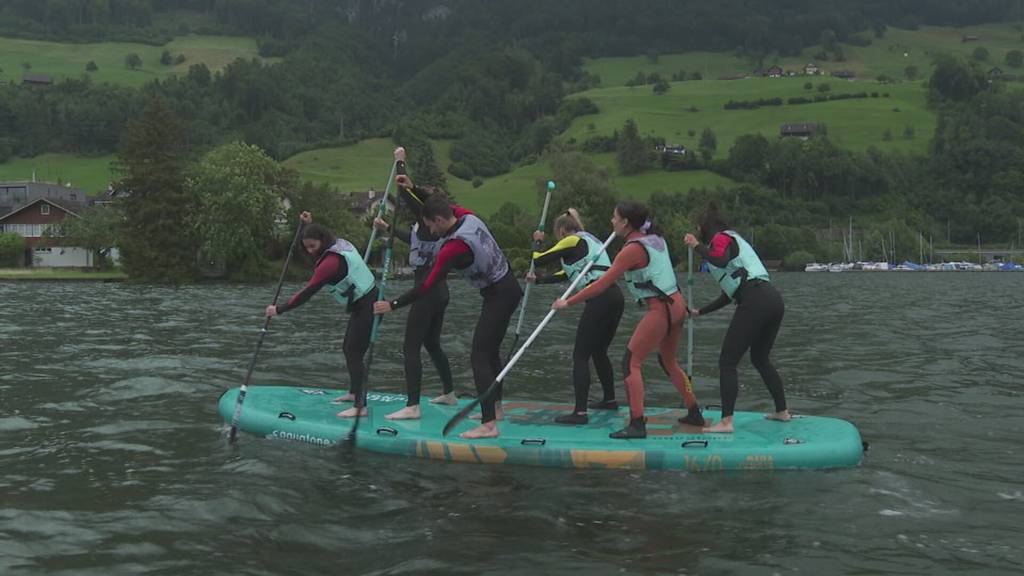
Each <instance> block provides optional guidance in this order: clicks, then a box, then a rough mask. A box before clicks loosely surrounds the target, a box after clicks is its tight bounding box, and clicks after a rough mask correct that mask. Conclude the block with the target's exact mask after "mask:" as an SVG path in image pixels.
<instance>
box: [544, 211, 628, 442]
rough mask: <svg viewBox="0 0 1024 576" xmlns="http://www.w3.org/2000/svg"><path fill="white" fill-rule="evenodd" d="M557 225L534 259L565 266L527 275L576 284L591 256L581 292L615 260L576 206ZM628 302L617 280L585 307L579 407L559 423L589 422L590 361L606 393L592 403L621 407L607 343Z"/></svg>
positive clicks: (578, 355)
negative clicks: (551, 238) (587, 227)
mask: <svg viewBox="0 0 1024 576" xmlns="http://www.w3.org/2000/svg"><path fill="white" fill-rule="evenodd" d="M554 229H555V236H556V237H557V238H558V242H557V243H556V244H555V245H554V246H552V247H551V248H549V249H547V250H545V251H544V252H534V253H533V262H534V264H535V265H536V266H547V265H550V264H555V263H558V264H560V265H561V267H562V269H561V271H559V272H557V273H555V274H551V275H549V276H542V277H540V278H537V277H536V276H535V275H533V273H529V274H527V276H526V281H527V282H536V283H538V284H550V283H554V282H564V281H569V282H572V281H573V280H575V279H576V277H577V276H579V274H580V273H581V272H582V271H583V268H584V267H585V266H586V265H587V264H588V263H589V262H590V261H591V260H593V261H594V265H593V266H592V267H591V268H590V270H589V271H588V272H587V276H586V278H584V279H583V280H581V281H580V283H579V284H578V285H577V292H578V291H580V290H582V289H584V288H586V287H587V286H589V285H590V284H591V283H593V282H595V281H597V279H598V278H600V277H601V276H603V275H604V273H605V272H606V271H607V270H608V269H609V268H610V267H611V260H610V259H609V258H608V253H607V252H605V250H604V246H603V245H602V242H601V241H600V240H598V239H597V238H595V237H594V235H593V234H590V233H589V232H586V231H584V229H583V222H582V221H581V220H580V216H579V213H578V212H577V211H576V209H575V208H569V209H568V210H566V211H565V213H563V214H561V215H559V216H558V218H556V219H555V224H554ZM534 240H537V241H539V242H542V241H543V240H544V233H543V232H541V231H540V230H538V231H536V232H534ZM624 306H625V303H624V300H623V298H622V290H620V289H619V286H618V285H617V284H612V285H611V286H610V287H609V288H608V289H607V290H605V291H603V292H600V293H598V294H595V295H593V296H592V297H591V298H590V299H589V300H587V303H586V304H585V305H584V307H583V314H582V315H581V316H580V321H579V324H577V325H576V343H575V345H574V346H573V350H572V384H573V390H574V391H575V396H576V406H575V408H574V409H573V411H572V412H570V413H569V414H562V415H560V416H557V417H556V418H555V422H557V423H559V424H586V423H587V422H588V421H589V418H588V416H587V407H588V404H587V399H588V396H589V394H590V365H589V364H590V362H591V360H593V362H594V368H595V369H596V370H597V378H598V380H600V381H601V389H602V391H603V397H602V399H601V400H600V401H599V402H593V403H591V404H589V407H591V408H595V409H601V410H615V409H617V408H618V407H619V403H618V402H616V400H615V381H614V379H615V377H614V374H613V373H612V361H611V359H609V358H608V347H609V346H611V343H612V339H613V338H615V331H616V330H618V328H619V320H621V319H622V309H623V308H624Z"/></svg>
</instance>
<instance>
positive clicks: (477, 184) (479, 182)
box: [473, 176, 484, 188]
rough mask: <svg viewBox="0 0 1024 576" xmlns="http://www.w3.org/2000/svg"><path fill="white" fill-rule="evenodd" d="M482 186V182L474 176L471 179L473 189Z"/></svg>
mask: <svg viewBox="0 0 1024 576" xmlns="http://www.w3.org/2000/svg"><path fill="white" fill-rule="evenodd" d="M483 185H484V181H483V180H482V179H481V178H480V177H479V176H476V177H475V178H473V188H479V187H481V186H483Z"/></svg>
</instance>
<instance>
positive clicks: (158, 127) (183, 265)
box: [116, 97, 196, 282]
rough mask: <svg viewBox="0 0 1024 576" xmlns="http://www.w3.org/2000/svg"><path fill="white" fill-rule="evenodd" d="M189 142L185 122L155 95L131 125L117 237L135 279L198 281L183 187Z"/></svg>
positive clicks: (121, 156) (123, 157)
mask: <svg viewBox="0 0 1024 576" xmlns="http://www.w3.org/2000/svg"><path fill="white" fill-rule="evenodd" d="M185 152H186V149H185V141H184V137H183V134H182V128H181V124H180V122H179V120H178V118H177V116H175V115H174V113H173V112H171V110H170V109H169V108H168V107H167V105H166V104H165V103H164V102H163V100H161V99H159V98H157V97H154V98H153V99H151V100H150V102H149V105H148V106H147V107H146V109H145V111H144V112H143V113H142V115H141V116H140V117H139V118H138V119H136V120H131V121H130V122H129V123H128V132H127V135H126V137H125V139H124V143H123V146H122V147H121V151H120V152H119V153H118V159H117V162H116V169H117V170H118V172H120V173H121V175H122V178H121V180H120V182H118V183H117V188H118V189H119V190H121V191H123V194H124V197H123V198H121V199H120V200H119V201H118V204H117V206H118V208H119V209H120V211H121V214H122V217H123V220H122V224H121V233H120V235H119V236H120V237H119V239H118V241H119V247H120V249H121V262H122V264H123V267H124V270H125V272H127V273H128V275H129V276H130V277H131V278H132V279H133V280H140V281H152V282H181V281H184V280H188V279H191V278H193V277H194V275H195V270H196V246H195V242H194V241H193V239H194V235H193V234H192V229H193V226H192V223H191V221H190V220H189V217H190V215H191V214H192V213H193V212H194V210H193V208H194V205H193V197H192V195H191V194H190V192H189V190H188V189H187V188H186V187H185V178H184V175H183V174H184V172H183V169H184V165H185Z"/></svg>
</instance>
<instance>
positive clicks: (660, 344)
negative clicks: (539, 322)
mask: <svg viewBox="0 0 1024 576" xmlns="http://www.w3.org/2000/svg"><path fill="white" fill-rule="evenodd" d="M611 223H612V228H613V230H614V231H615V234H616V235H617V236H618V237H620V238H624V239H625V240H626V243H625V245H624V246H623V247H622V250H620V251H619V253H618V254H617V255H616V256H615V260H614V261H612V265H611V268H609V269H608V271H607V272H605V273H604V274H603V275H602V276H601V277H600V278H599V279H597V281H595V282H593V283H591V284H590V286H587V288H585V289H583V290H581V291H580V292H577V293H576V294H575V295H573V296H571V297H569V298H567V299H565V300H562V299H558V300H555V302H554V303H553V304H552V305H551V307H552V308H554V309H556V310H559V309H562V308H566V307H568V306H572V305H575V304H578V303H580V302H586V301H587V300H589V299H590V298H593V297H594V296H596V295H598V294H599V293H601V292H603V291H604V290H607V289H609V288H610V287H611V286H612V285H613V284H614V283H615V281H616V280H618V279H619V278H620V277H625V279H626V287H627V288H628V289H629V292H630V294H631V295H632V296H633V298H634V299H635V300H637V301H638V302H640V303H641V304H642V305H644V306H646V308H647V311H646V312H645V313H644V316H643V318H641V319H640V322H639V323H638V324H637V326H636V329H635V330H634V331H633V336H632V337H631V338H630V340H629V344H627V346H626V353H625V357H624V358H623V362H622V364H623V370H625V374H624V381H625V385H626V397H627V398H628V399H629V417H630V418H629V423H628V425H627V426H626V427H625V428H623V429H622V430H619V431H617V432H613V433H611V434H609V437H610V438H646V437H647V419H646V418H645V417H644V382H643V374H642V369H643V363H644V360H645V359H646V358H647V356H648V355H650V354H651V353H652V352H654V351H657V352H658V361H659V363H660V364H661V367H662V369H663V370H664V371H665V373H666V374H667V375H668V377H669V378H670V379H671V380H672V385H673V386H675V388H676V390H677V391H678V392H679V394H680V396H682V398H683V402H684V404H685V405H686V408H687V414H686V416H684V417H682V418H680V419H679V421H680V422H682V423H684V424H689V425H694V426H703V425H704V418H703V417H702V416H701V413H700V406H699V405H698V403H697V396H696V395H695V394H694V393H693V386H692V384H691V383H690V378H689V377H688V376H687V375H686V373H685V372H684V371H683V369H682V367H680V366H679V362H678V361H677V360H676V348H678V346H679V342H680V340H681V338H682V333H683V330H682V328H683V321H684V320H685V319H686V303H685V301H684V300H683V296H682V293H680V291H679V286H678V284H677V282H676V275H675V271H674V270H673V269H672V261H671V259H670V258H669V253H668V244H667V243H666V242H665V239H664V238H662V237H661V235H660V234H659V231H658V229H657V227H655V225H654V224H653V223H652V222H651V215H650V211H649V210H648V209H647V207H646V206H644V205H643V204H641V203H639V202H632V201H624V202H619V204H618V205H617V206H616V207H615V210H614V212H613V213H612V219H611Z"/></svg>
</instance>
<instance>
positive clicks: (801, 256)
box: [782, 250, 814, 272]
mask: <svg viewBox="0 0 1024 576" xmlns="http://www.w3.org/2000/svg"><path fill="white" fill-rule="evenodd" d="M811 262H814V254H811V253H810V252H808V251H806V250H796V251H795V252H790V253H789V254H786V257H785V258H783V259H782V268H783V269H784V270H789V271H791V272H802V271H803V269H804V267H806V266H807V265H808V264H810V263H811Z"/></svg>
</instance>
